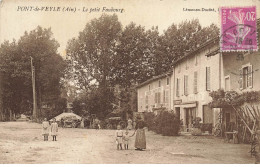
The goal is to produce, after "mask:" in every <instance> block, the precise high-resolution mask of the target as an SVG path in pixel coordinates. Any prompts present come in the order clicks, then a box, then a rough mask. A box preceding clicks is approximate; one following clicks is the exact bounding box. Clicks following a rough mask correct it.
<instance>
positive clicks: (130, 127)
mask: <svg viewBox="0 0 260 167" xmlns="http://www.w3.org/2000/svg"><path fill="white" fill-rule="evenodd" d="M132 128H133V121H132V120H131V119H130V118H129V119H128V121H127V129H128V130H131V129H132Z"/></svg>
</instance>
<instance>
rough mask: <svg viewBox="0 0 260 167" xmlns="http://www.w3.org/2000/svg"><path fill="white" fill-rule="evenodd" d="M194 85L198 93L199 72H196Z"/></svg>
mask: <svg viewBox="0 0 260 167" xmlns="http://www.w3.org/2000/svg"><path fill="white" fill-rule="evenodd" d="M193 86H194V89H193V90H194V91H193V92H194V93H198V72H197V71H195V72H194V81H193Z"/></svg>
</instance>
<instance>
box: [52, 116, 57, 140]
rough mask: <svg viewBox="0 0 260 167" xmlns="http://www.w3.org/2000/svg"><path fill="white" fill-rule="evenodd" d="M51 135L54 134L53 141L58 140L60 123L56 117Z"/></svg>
mask: <svg viewBox="0 0 260 167" xmlns="http://www.w3.org/2000/svg"><path fill="white" fill-rule="evenodd" d="M51 135H52V141H57V140H56V137H57V135H58V124H57V122H56V119H55V118H53V122H52V123H51Z"/></svg>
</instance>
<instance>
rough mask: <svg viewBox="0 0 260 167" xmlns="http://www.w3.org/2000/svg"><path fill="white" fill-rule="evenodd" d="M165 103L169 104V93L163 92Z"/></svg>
mask: <svg viewBox="0 0 260 167" xmlns="http://www.w3.org/2000/svg"><path fill="white" fill-rule="evenodd" d="M165 103H167V104H168V103H169V91H166V92H165Z"/></svg>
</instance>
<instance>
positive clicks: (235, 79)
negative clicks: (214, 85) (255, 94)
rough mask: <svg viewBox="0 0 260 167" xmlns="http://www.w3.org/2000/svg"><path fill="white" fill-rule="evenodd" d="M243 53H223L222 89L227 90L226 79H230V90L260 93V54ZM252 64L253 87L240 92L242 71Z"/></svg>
mask: <svg viewBox="0 0 260 167" xmlns="http://www.w3.org/2000/svg"><path fill="white" fill-rule="evenodd" d="M239 54H240V55H241V54H242V53H234V52H232V53H223V67H224V70H223V71H224V72H223V76H222V77H223V82H222V86H221V87H222V88H223V89H224V90H225V82H224V78H225V77H227V76H229V77H230V90H234V91H237V92H240V93H241V92H245V91H259V90H260V52H253V53H252V54H250V53H245V54H243V58H242V57H241V56H238V55H239ZM246 64H251V65H252V69H253V87H252V88H246V89H243V90H240V88H239V80H240V71H239V69H241V68H242V66H243V65H246Z"/></svg>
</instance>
